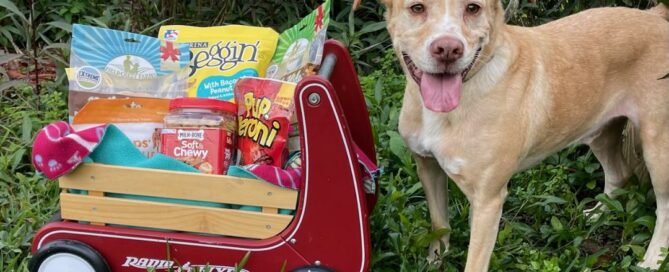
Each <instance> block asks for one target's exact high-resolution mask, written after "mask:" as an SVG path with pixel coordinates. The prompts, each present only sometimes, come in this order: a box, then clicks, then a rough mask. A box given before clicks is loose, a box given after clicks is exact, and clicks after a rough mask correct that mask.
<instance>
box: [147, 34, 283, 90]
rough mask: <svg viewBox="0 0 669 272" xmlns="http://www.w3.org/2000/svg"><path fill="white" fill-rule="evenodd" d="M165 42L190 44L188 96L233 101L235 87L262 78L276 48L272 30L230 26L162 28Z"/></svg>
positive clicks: (276, 35)
mask: <svg viewBox="0 0 669 272" xmlns="http://www.w3.org/2000/svg"><path fill="white" fill-rule="evenodd" d="M159 37H160V39H162V40H163V41H171V42H175V43H178V44H189V45H190V52H191V61H190V70H189V76H190V77H189V80H188V86H189V87H188V96H189V97H201V98H217V99H221V100H225V101H230V102H234V101H235V99H234V97H233V94H234V85H235V82H236V81H237V79H239V78H241V77H244V76H254V77H262V76H264V75H265V70H266V69H267V66H268V65H269V62H270V60H271V58H272V55H273V54H274V50H275V49H276V43H277V39H278V33H276V32H275V31H274V30H273V29H271V28H262V27H252V26H241V25H227V26H216V27H194V26H181V25H171V26H163V27H161V28H160V31H159Z"/></svg>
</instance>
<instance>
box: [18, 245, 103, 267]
mask: <svg viewBox="0 0 669 272" xmlns="http://www.w3.org/2000/svg"><path fill="white" fill-rule="evenodd" d="M28 269H29V270H30V272H61V271H78V272H110V270H109V265H107V262H106V261H105V259H104V258H102V256H101V255H100V253H98V252H97V250H95V249H93V248H92V247H90V246H88V245H86V244H84V243H82V242H78V241H74V240H56V241H53V242H51V243H49V244H47V245H45V246H44V247H42V248H40V249H38V250H37V252H35V255H34V256H33V257H32V259H30V262H29V263H28Z"/></svg>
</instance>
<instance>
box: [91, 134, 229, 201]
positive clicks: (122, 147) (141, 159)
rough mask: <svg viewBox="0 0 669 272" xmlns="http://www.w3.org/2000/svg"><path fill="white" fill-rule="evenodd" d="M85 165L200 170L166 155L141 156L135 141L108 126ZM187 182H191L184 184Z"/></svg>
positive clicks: (136, 198)
mask: <svg viewBox="0 0 669 272" xmlns="http://www.w3.org/2000/svg"><path fill="white" fill-rule="evenodd" d="M85 162H95V163H101V164H109V165H118V166H127V167H138V168H151V169H160V170H170V171H180V172H191V173H198V170H197V169H195V168H194V167H192V166H190V165H188V164H185V163H183V162H181V161H179V160H176V159H173V158H170V157H168V156H165V155H163V154H156V155H154V156H153V157H151V158H147V157H145V156H144V155H143V154H142V152H140V151H139V149H137V148H136V147H135V145H134V144H133V143H132V141H130V139H128V137H127V136H125V134H123V132H122V131H121V130H120V129H118V128H117V127H116V126H114V125H109V126H108V127H107V130H106V131H105V135H104V137H103V138H102V141H101V142H100V144H99V145H98V146H97V147H96V148H95V150H94V151H93V152H92V153H91V154H89V155H88V158H86V160H85ZM184 182H188V181H187V180H184ZM106 195H107V196H110V197H118V198H126V199H135V200H143V201H156V202H167V203H175V204H184V205H195V206H205V207H215V208H230V205H228V204H221V203H213V202H207V201H195V200H184V199H174V198H165V197H152V196H141V195H129V194H115V193H107V194H106Z"/></svg>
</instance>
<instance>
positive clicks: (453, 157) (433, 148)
mask: <svg viewBox="0 0 669 272" xmlns="http://www.w3.org/2000/svg"><path fill="white" fill-rule="evenodd" d="M382 1H383V2H384V4H385V5H386V7H387V14H386V20H387V22H388V31H389V32H390V34H391V37H392V40H393V46H394V48H395V51H396V53H397V56H398V57H399V58H400V59H401V60H403V61H402V66H403V68H404V72H405V74H406V75H407V86H406V90H405V94H404V101H403V106H402V111H401V116H400V124H399V131H400V133H401V134H402V136H403V137H404V139H405V141H406V144H407V146H408V147H409V148H410V149H411V150H412V151H413V152H414V153H415V159H416V164H417V167H418V175H419V178H420V179H421V182H422V183H423V188H424V189H425V193H426V197H427V202H428V206H429V210H430V217H431V220H432V227H433V228H434V229H440V228H449V224H448V205H447V202H448V193H447V188H446V187H447V183H446V180H447V175H448V176H449V177H451V178H452V179H453V181H454V182H455V184H457V185H458V187H460V189H461V190H462V191H463V192H464V193H465V195H466V196H467V199H468V200H469V202H470V204H471V208H470V209H471V214H472V217H471V220H470V222H471V238H470V243H469V251H468V255H467V265H466V271H486V270H487V269H488V263H489V259H490V256H491V253H492V250H493V247H494V244H495V240H496V235H497V232H498V228H499V220H500V216H501V214H502V205H503V203H504V200H505V197H506V195H507V183H508V181H509V179H510V178H511V176H512V175H513V174H514V173H516V172H518V171H520V170H523V169H526V168H528V167H530V166H532V165H534V164H536V163H538V162H540V161H541V160H542V159H544V158H545V157H547V156H548V155H550V154H551V153H554V152H556V151H558V150H560V149H562V148H565V147H566V146H568V145H570V144H572V143H576V142H581V143H585V144H588V145H589V146H590V147H591V148H592V151H593V153H594V154H595V156H596V157H597V158H598V159H599V161H600V162H601V164H602V166H603V169H604V172H605V182H606V186H605V189H604V190H605V192H606V193H611V192H612V191H613V190H614V189H616V188H620V187H621V186H623V185H624V183H625V180H626V179H627V178H628V177H629V176H630V175H631V170H630V168H629V167H628V166H627V165H625V163H624V162H623V159H622V155H621V150H620V148H619V146H620V145H619V142H620V141H621V137H622V134H621V131H622V130H623V127H624V124H625V122H626V120H627V119H628V118H629V120H632V122H633V124H634V125H635V126H636V127H637V129H638V131H639V135H640V137H641V140H642V142H643V149H644V159H645V161H646V163H647V166H648V169H649V171H650V175H651V179H652V184H653V187H654V190H655V194H656V197H657V203H658V204H657V206H658V208H657V223H656V226H655V231H654V233H653V238H652V240H651V242H650V245H649V247H648V250H647V252H646V255H645V257H644V258H645V259H644V261H643V263H641V265H642V266H646V267H657V266H658V265H657V262H658V260H659V259H660V256H659V255H660V248H661V247H668V246H669V79H660V78H663V77H664V76H665V75H667V73H669V23H668V22H667V19H669V15H668V13H669V10H668V9H667V8H666V7H665V6H662V5H660V6H657V7H655V8H653V9H652V10H650V11H641V10H635V9H628V8H599V9H591V10H587V11H584V12H581V13H579V14H577V15H573V16H569V17H566V18H563V19H560V20H558V21H555V22H552V23H549V24H545V25H542V26H539V27H533V28H525V27H517V26H509V25H506V24H505V21H504V9H503V7H502V3H501V1H500V0H382ZM356 2H357V0H356ZM439 242H440V241H435V242H434V243H433V244H432V245H431V247H430V253H431V256H433V257H434V254H435V253H436V252H437V251H438V250H439V249H440V246H439ZM441 242H443V243H444V244H445V245H447V246H448V235H446V236H444V237H442V239H441Z"/></svg>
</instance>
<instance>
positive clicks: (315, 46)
mask: <svg viewBox="0 0 669 272" xmlns="http://www.w3.org/2000/svg"><path fill="white" fill-rule="evenodd" d="M329 23H330V0H326V1H325V2H324V3H323V4H322V5H320V6H318V8H316V9H315V10H314V11H312V12H311V13H310V14H309V15H307V16H306V17H304V18H303V19H302V20H301V21H300V22H299V23H297V24H296V25H294V26H293V27H291V28H289V29H287V30H286V31H284V32H282V33H281V35H279V44H278V46H277V48H276V52H275V53H274V56H273V57H272V64H271V65H270V66H269V67H268V68H267V77H268V78H274V79H280V80H284V81H289V82H298V81H300V80H301V79H302V78H303V77H304V76H308V75H313V74H315V73H316V69H317V68H318V66H320V64H321V60H322V59H323V45H324V44H325V40H326V38H327V37H326V32H327V29H328V24H329Z"/></svg>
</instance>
